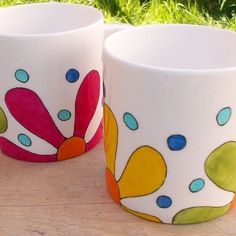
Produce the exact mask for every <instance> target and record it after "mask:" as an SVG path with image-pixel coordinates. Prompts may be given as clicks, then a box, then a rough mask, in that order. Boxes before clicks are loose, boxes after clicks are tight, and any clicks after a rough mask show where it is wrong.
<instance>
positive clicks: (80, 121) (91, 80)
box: [74, 70, 100, 138]
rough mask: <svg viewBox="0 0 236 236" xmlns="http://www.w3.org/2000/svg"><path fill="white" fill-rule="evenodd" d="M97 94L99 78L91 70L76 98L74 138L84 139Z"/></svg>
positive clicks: (96, 100)
mask: <svg viewBox="0 0 236 236" xmlns="http://www.w3.org/2000/svg"><path fill="white" fill-rule="evenodd" d="M99 94H100V76H99V73H98V72H97V71H95V70H92V71H90V72H89V73H88V74H87V75H86V77H85V78H84V80H83V82H82V84H81V86H80V88H79V91H78V94H77V97H76V102H75V131H74V136H79V137H81V138H84V136H85V133H86V130H87V128H88V126H89V123H90V121H91V120H92V118H93V115H94V113H95V110H96V108H97V104H98V99H99Z"/></svg>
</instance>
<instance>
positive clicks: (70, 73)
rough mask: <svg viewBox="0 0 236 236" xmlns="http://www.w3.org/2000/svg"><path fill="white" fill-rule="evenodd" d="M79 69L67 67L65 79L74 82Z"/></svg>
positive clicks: (77, 77) (77, 76)
mask: <svg viewBox="0 0 236 236" xmlns="http://www.w3.org/2000/svg"><path fill="white" fill-rule="evenodd" d="M79 76H80V74H79V71H77V70H76V69H69V70H68V71H67V72H66V80H67V81H68V82H70V83H74V82H76V81H77V80H78V79H79Z"/></svg>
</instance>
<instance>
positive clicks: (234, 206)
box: [231, 195, 236, 208]
mask: <svg viewBox="0 0 236 236" xmlns="http://www.w3.org/2000/svg"><path fill="white" fill-rule="evenodd" d="M231 208H236V195H235V196H234V199H233V201H232V203H231Z"/></svg>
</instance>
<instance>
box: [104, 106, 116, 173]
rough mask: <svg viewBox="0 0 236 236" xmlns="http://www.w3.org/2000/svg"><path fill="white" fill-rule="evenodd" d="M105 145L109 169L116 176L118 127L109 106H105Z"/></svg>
mask: <svg viewBox="0 0 236 236" xmlns="http://www.w3.org/2000/svg"><path fill="white" fill-rule="evenodd" d="M104 123H105V127H104V132H105V134H104V144H105V151H106V164H107V168H108V169H109V170H110V171H111V173H112V175H113V176H114V175H115V160H116V150H117V142H118V125H117V122H116V118H115V116H114V114H113V113H112V111H111V109H110V108H109V106H108V105H106V104H104Z"/></svg>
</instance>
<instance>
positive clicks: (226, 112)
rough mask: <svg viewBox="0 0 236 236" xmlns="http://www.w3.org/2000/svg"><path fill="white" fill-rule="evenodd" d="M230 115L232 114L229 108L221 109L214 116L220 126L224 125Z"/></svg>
mask: <svg viewBox="0 0 236 236" xmlns="http://www.w3.org/2000/svg"><path fill="white" fill-rule="evenodd" d="M231 114H232V110H231V108H230V107H225V108H223V109H221V110H220V111H219V112H218V114H217V116H216V120H217V123H218V125H220V126H223V125H225V124H226V123H227V122H228V121H229V119H230V117H231Z"/></svg>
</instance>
